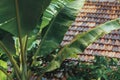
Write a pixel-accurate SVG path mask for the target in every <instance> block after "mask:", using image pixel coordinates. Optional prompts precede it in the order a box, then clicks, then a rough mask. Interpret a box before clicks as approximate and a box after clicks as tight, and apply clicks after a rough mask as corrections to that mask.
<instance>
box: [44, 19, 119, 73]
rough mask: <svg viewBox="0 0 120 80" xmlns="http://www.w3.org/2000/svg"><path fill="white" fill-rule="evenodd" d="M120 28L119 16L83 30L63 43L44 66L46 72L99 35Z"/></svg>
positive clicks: (56, 66)
mask: <svg viewBox="0 0 120 80" xmlns="http://www.w3.org/2000/svg"><path fill="white" fill-rule="evenodd" d="M116 29H120V18H118V19H115V20H112V21H108V22H106V23H104V24H102V25H100V26H98V27H96V28H93V29H91V30H89V31H88V32H84V33H82V34H78V35H77V36H76V37H75V38H74V39H73V40H72V41H71V43H70V44H68V45H65V46H64V47H63V48H62V49H61V50H60V52H59V53H58V55H57V57H55V58H54V59H53V60H52V62H50V63H49V64H48V66H47V67H45V68H44V70H45V71H46V72H49V71H52V70H54V69H56V68H59V67H60V64H61V63H62V62H63V61H64V60H65V59H66V58H70V57H76V56H75V54H78V53H81V52H83V51H84V50H85V48H86V47H87V46H88V45H90V44H92V43H93V42H94V41H96V40H97V39H98V38H100V37H101V36H103V35H105V34H107V33H109V32H111V31H112V30H116Z"/></svg>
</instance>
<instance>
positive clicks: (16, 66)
mask: <svg viewBox="0 0 120 80" xmlns="http://www.w3.org/2000/svg"><path fill="white" fill-rule="evenodd" d="M0 46H1V48H2V50H4V51H5V53H6V55H7V56H8V58H9V60H10V62H11V63H12V65H13V66H14V68H15V70H16V71H17V75H19V77H20V69H19V67H18V65H17V63H16V61H15V60H14V58H13V56H12V55H11V53H10V52H9V51H8V50H7V48H6V47H5V46H4V44H3V43H2V42H1V41H0Z"/></svg>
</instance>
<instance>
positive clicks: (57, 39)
mask: <svg viewBox="0 0 120 80" xmlns="http://www.w3.org/2000/svg"><path fill="white" fill-rule="evenodd" d="M84 1H85V0H75V1H71V2H69V3H65V2H61V3H60V2H59V5H57V6H56V5H55V6H56V7H57V8H56V7H55V6H54V7H55V8H54V9H56V11H57V12H55V14H54V12H53V14H49V15H52V16H53V18H52V20H51V22H49V20H47V23H46V24H44V26H45V25H47V24H48V22H49V24H48V25H47V27H45V29H43V30H42V36H43V37H42V40H41V44H40V50H39V55H41V56H46V55H47V54H49V53H50V52H52V51H53V50H54V49H56V48H58V47H59V46H60V43H61V41H62V39H63V37H64V34H65V32H66V31H67V30H68V28H69V27H70V25H71V24H72V23H73V21H74V20H75V17H76V16H77V14H78V13H79V11H80V9H81V8H82V6H83V4H84ZM66 2H67V0H66ZM52 7H53V6H52ZM57 9H60V10H57ZM54 11H55V10H54ZM50 19H51V18H50ZM44 23H45V22H44ZM42 27H43V26H42Z"/></svg>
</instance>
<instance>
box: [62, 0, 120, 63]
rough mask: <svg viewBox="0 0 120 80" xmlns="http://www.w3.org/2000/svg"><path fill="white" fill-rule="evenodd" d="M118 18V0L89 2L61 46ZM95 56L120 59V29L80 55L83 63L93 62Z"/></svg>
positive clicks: (96, 42)
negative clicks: (78, 35)
mask: <svg viewBox="0 0 120 80" xmlns="http://www.w3.org/2000/svg"><path fill="white" fill-rule="evenodd" d="M118 17H120V3H118V1H117V0H87V1H86V3H85V4H84V7H83V9H82V10H81V11H80V13H79V14H78V15H77V18H76V20H75V22H74V23H73V24H72V25H71V27H70V28H69V30H68V31H67V32H66V34H65V37H64V39H63V42H62V43H61V45H65V44H68V43H69V42H70V41H71V40H72V39H73V38H74V36H75V35H77V34H78V33H82V32H85V31H87V30H89V29H91V28H94V27H95V26H97V25H99V24H102V23H104V22H106V21H108V20H112V19H115V18H118ZM94 55H97V56H107V57H115V58H120V29H119V30H114V31H112V32H111V33H109V34H107V35H105V36H103V37H101V38H100V39H98V40H97V41H95V42H94V43H93V44H92V45H90V46H88V47H87V49H86V50H85V51H84V52H83V53H82V54H79V56H80V59H81V60H83V61H91V60H93V59H94Z"/></svg>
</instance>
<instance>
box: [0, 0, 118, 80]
mask: <svg viewBox="0 0 120 80" xmlns="http://www.w3.org/2000/svg"><path fill="white" fill-rule="evenodd" d="M83 4H84V0H52V1H51V0H1V1H0V7H1V9H0V34H1V36H0V37H1V38H0V60H1V61H0V62H1V64H3V63H4V65H1V66H0V71H1V72H2V73H4V74H5V75H6V76H1V75H0V79H2V80H6V78H8V79H9V80H13V79H15V80H40V79H42V76H44V74H45V73H46V72H50V71H53V70H55V69H57V68H59V67H60V65H61V63H62V62H63V61H64V60H65V59H66V58H69V57H74V58H75V57H77V53H81V52H83V51H84V49H85V48H86V47H87V46H88V45H89V44H91V43H92V42H94V41H95V40H96V39H98V38H99V37H100V36H103V35H104V34H106V33H109V32H110V31H112V30H115V29H119V28H120V19H115V20H112V21H109V22H107V23H105V24H102V25H100V26H98V27H96V28H94V29H92V30H90V31H88V32H85V33H82V34H78V35H77V36H76V37H75V38H74V39H73V40H72V41H71V42H70V44H67V45H64V46H63V45H60V43H61V42H62V39H63V37H64V34H65V33H66V31H67V30H68V28H69V26H70V25H71V23H73V21H74V20H75V17H76V15H77V14H78V12H79V11H80V8H81V7H82V6H83ZM7 63H10V65H7ZM7 66H8V68H9V69H10V70H7V69H8V68H7ZM7 71H8V72H7ZM1 72H0V73H1Z"/></svg>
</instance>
